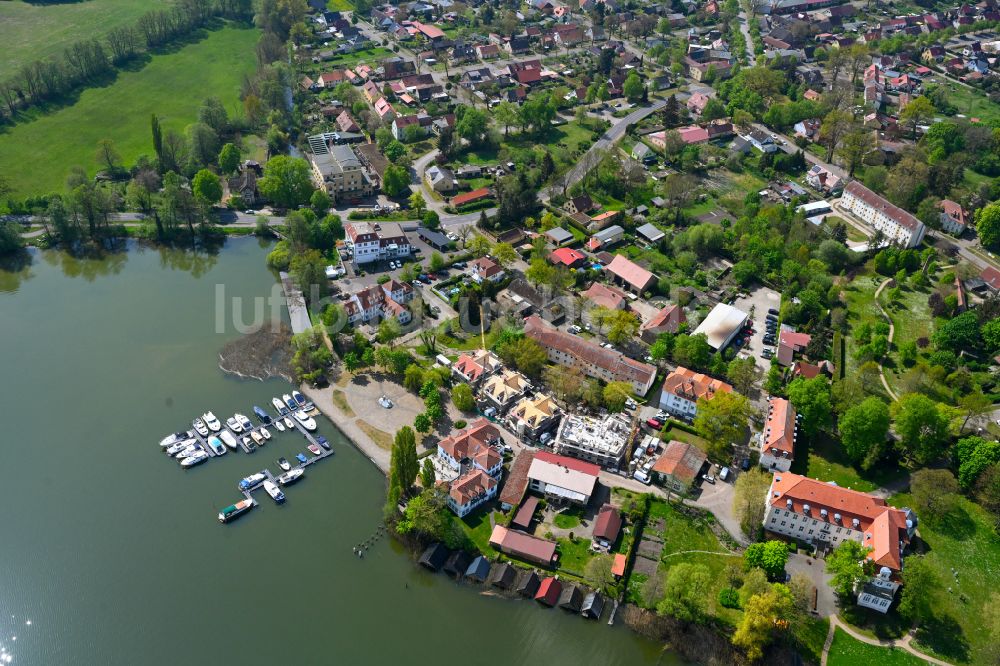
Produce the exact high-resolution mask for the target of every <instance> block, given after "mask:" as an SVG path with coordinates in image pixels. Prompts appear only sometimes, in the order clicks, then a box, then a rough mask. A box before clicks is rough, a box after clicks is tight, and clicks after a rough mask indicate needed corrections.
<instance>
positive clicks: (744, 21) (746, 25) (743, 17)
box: [739, 4, 757, 67]
mask: <svg viewBox="0 0 1000 666" xmlns="http://www.w3.org/2000/svg"><path fill="white" fill-rule="evenodd" d="M750 21H751V19H750V18H749V17H748V16H747V12H746V9H743V5H742V4H740V17H739V24H740V32H742V33H743V40H744V42H745V44H746V48H747V63H749V64H750V66H751V67H753V66H755V65H756V64H757V54H756V53H754V50H753V37H751V36H750Z"/></svg>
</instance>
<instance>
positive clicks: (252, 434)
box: [250, 430, 264, 446]
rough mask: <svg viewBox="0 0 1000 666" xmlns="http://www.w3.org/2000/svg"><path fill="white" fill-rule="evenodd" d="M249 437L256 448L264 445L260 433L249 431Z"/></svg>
mask: <svg viewBox="0 0 1000 666" xmlns="http://www.w3.org/2000/svg"><path fill="white" fill-rule="evenodd" d="M250 437H251V438H252V439H253V443H254V444H256V445H257V446H262V445H263V444H264V438H263V437H261V436H260V433H259V432H257V431H256V430H251V431H250Z"/></svg>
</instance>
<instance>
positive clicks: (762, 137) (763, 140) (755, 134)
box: [740, 129, 778, 153]
mask: <svg viewBox="0 0 1000 666" xmlns="http://www.w3.org/2000/svg"><path fill="white" fill-rule="evenodd" d="M740 136H741V137H743V138H744V139H745V140H746V141H747V142H749V143H750V145H751V146H753V147H754V148H756V149H757V150H759V151H760V152H762V153H773V152H775V151H777V150H778V146H777V145H776V144H775V143H774V139H772V138H771V137H770V136H768V135H767V134H765V133H764V132H762V131H760V130H758V129H755V130H751V131H750V132H747V133H746V134H740Z"/></svg>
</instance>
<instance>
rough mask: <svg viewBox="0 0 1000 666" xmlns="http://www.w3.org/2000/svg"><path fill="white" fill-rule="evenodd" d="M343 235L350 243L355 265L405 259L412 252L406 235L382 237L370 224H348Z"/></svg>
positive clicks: (400, 233)
mask: <svg viewBox="0 0 1000 666" xmlns="http://www.w3.org/2000/svg"><path fill="white" fill-rule="evenodd" d="M344 233H345V234H346V235H347V239H348V240H349V241H351V244H352V247H353V252H354V263H356V264H367V263H371V262H373V261H386V260H389V259H400V258H405V257H409V256H410V254H411V253H412V251H413V248H412V246H411V245H410V240H409V239H408V238H407V237H406V234H404V233H402V232H399V233H398V234H396V235H393V236H389V235H383V234H382V232H381V231H379V230H376V229H375V227H374V226H373V225H372V224H371V223H370V222H348V223H347V224H345V225H344Z"/></svg>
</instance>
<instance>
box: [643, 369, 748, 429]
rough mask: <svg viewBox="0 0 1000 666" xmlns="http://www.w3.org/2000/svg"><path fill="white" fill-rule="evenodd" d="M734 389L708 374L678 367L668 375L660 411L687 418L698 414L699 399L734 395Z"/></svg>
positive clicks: (661, 398)
mask: <svg viewBox="0 0 1000 666" xmlns="http://www.w3.org/2000/svg"><path fill="white" fill-rule="evenodd" d="M732 391H733V387H732V386H730V385H729V384H727V383H726V382H724V381H722V380H719V379H714V378H712V377H709V376H708V375H706V374H703V373H700V372H695V371H694V370H689V369H688V368H685V367H683V366H682V367H678V368H677V369H676V370H674V371H673V372H671V373H670V374H669V375H667V378H666V380H664V382H663V390H662V391H661V392H660V409H662V410H664V411H667V412H670V413H671V414H677V415H678V416H683V417H685V418H689V419H690V418H694V416H695V414H697V413H698V399H699V398H704V399H706V400H711V399H712V398H713V397H715V394H716V393H732Z"/></svg>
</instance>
